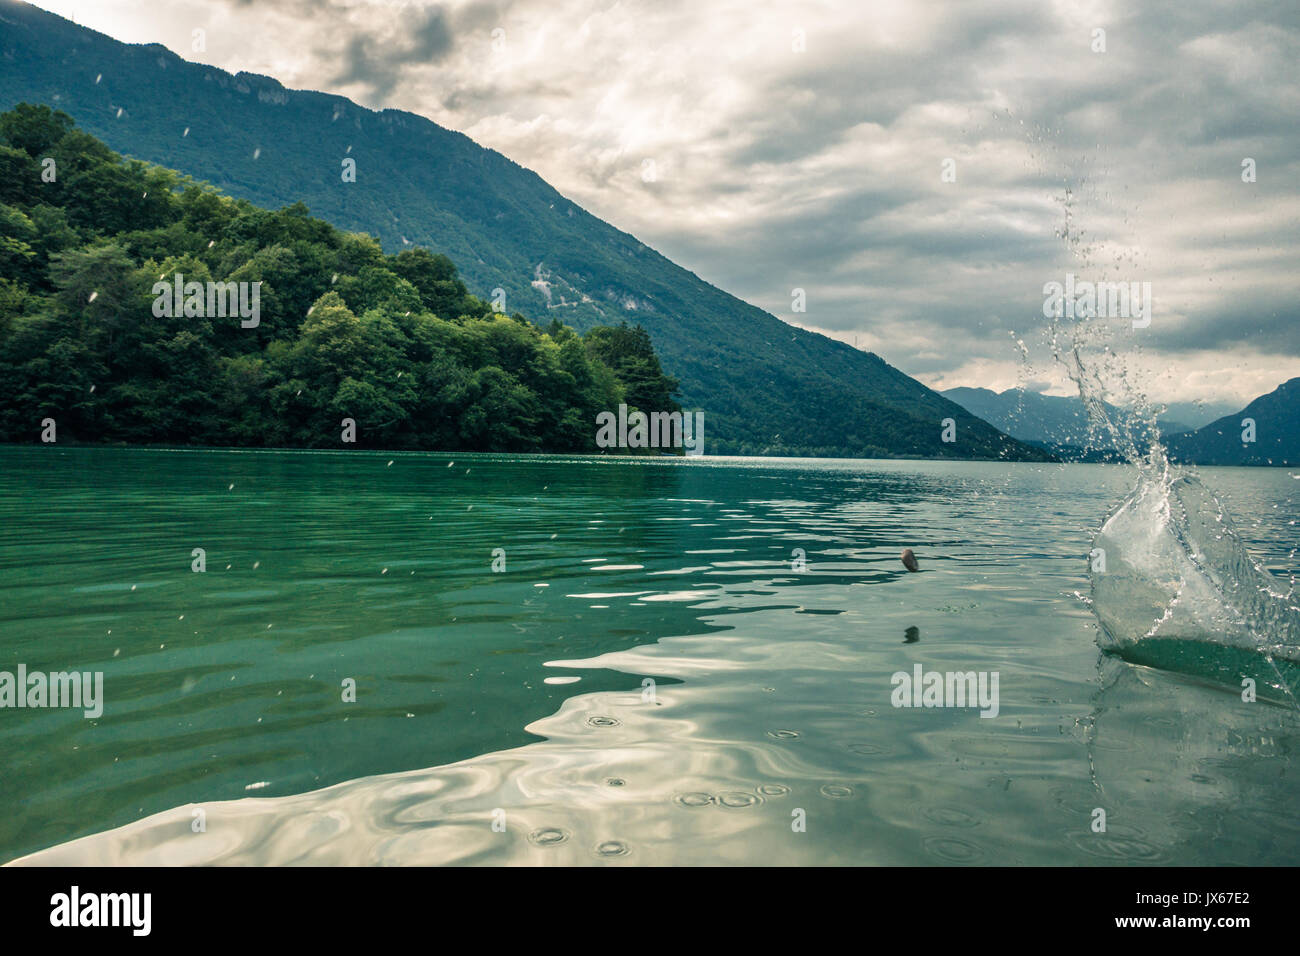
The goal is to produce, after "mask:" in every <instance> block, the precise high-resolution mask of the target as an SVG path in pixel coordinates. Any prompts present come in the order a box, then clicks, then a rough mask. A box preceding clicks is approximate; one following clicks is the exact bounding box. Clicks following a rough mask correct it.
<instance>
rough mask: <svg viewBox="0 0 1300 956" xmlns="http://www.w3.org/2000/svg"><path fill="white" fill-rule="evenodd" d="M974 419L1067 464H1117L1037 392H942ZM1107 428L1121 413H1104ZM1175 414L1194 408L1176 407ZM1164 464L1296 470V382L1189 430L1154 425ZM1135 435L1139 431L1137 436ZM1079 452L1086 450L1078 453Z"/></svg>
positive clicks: (1059, 399) (1075, 419) (1299, 393)
mask: <svg viewBox="0 0 1300 956" xmlns="http://www.w3.org/2000/svg"><path fill="white" fill-rule="evenodd" d="M941 394H943V395H944V396H945V397H946V398H950V399H952V400H953V401H954V402H957V403H958V404H959V405H961V406H962V407H963V408H965V409H967V410H968V411H969V412H971V413H972V414H974V415H978V416H979V417H980V418H982V419H984V420H985V421H987V422H989V423H990V424H992V425H993V426H995V427H997V428H999V429H1001V430H1002V431H1004V432H1006V433H1007V434H1008V435H1011V436H1012V437H1014V438H1018V439H1019V440H1021V441H1024V442H1030V443H1034V444H1039V445H1041V447H1043V448H1046V449H1049V450H1051V451H1052V452H1054V453H1056V454H1058V455H1060V456H1061V457H1063V458H1065V459H1067V460H1084V461H1113V460H1118V458H1117V455H1116V454H1115V453H1114V450H1113V449H1110V448H1108V447H1101V448H1099V447H1097V446H1096V444H1093V445H1089V442H1088V416H1087V413H1086V412H1085V411H1084V407H1083V402H1082V401H1081V400H1080V399H1078V398H1071V397H1065V396H1059V395H1043V394H1040V393H1038V392H1031V391H1027V390H1026V391H1023V392H1022V391H1019V390H1017V389H1007V390H1006V391H1004V392H994V391H992V390H990V389H987V388H966V387H959V388H950V389H946V390H945V391H944V392H942V393H941ZM1106 409H1107V412H1108V414H1109V415H1111V417H1112V419H1113V420H1115V421H1123V420H1124V417H1125V413H1124V412H1123V410H1121V409H1119V408H1116V407H1115V406H1114V405H1107V406H1106ZM1179 410H1180V411H1181V412H1183V413H1188V412H1191V413H1195V412H1196V411H1197V409H1196V408H1193V407H1191V406H1187V405H1183V406H1179ZM1247 418H1249V419H1252V420H1253V421H1254V422H1255V430H1256V437H1255V441H1254V442H1253V443H1252V442H1243V441H1241V436H1242V433H1243V430H1244V426H1243V425H1242V421H1243V419H1247ZM1160 430H1161V436H1162V438H1163V440H1164V443H1165V444H1166V446H1167V448H1168V450H1169V454H1170V458H1172V459H1173V460H1175V461H1183V462H1187V463H1192V464H1204V465H1287V464H1297V463H1300V378H1295V379H1291V380H1290V381H1289V382H1286V383H1284V384H1282V385H1280V386H1278V388H1276V389H1275V390H1274V391H1272V392H1270V393H1269V394H1268V395H1264V396H1261V397H1259V398H1257V399H1255V400H1254V401H1253V402H1251V403H1250V404H1249V405H1247V406H1246V408H1244V409H1242V410H1241V411H1240V412H1236V413H1234V414H1231V415H1225V416H1221V417H1218V418H1217V419H1216V420H1215V421H1213V422H1211V423H1209V424H1207V425H1205V426H1203V427H1201V428H1199V429H1191V428H1188V427H1187V426H1185V425H1181V424H1178V423H1176V422H1173V421H1170V420H1168V419H1164V418H1162V419H1161V420H1160ZM1137 431H1138V433H1140V431H1141V430H1140V429H1139V430H1137ZM1085 449H1087V450H1085Z"/></svg>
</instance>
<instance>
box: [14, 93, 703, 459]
mask: <svg viewBox="0 0 1300 956" xmlns="http://www.w3.org/2000/svg"><path fill="white" fill-rule="evenodd" d="M177 275H180V276H181V277H182V279H181V280H176V276H177ZM175 281H179V283H180V290H181V291H182V292H184V293H185V294H184V298H183V299H182V298H181V297H177V299H176V300H175V302H174V307H172V306H171V304H168V305H167V306H165V307H163V308H160V307H159V301H160V294H162V295H164V296H165V293H164V292H162V291H161V290H164V289H170V288H171V286H172V284H173V282H175ZM190 283H198V284H199V286H198V287H199V288H201V289H207V290H208V291H207V294H206V297H205V296H204V295H203V294H201V293H200V294H199V296H198V297H197V298H195V299H193V301H190V295H189V292H188V290H189V289H190V286H189V285H188V284H190ZM215 283H220V284H222V285H218V286H216V288H218V289H221V288H223V287H224V288H229V289H233V288H234V287H235V286H233V285H232V286H225V285H224V284H227V283H233V284H236V285H240V284H242V285H241V288H242V290H243V291H244V292H245V296H244V299H245V303H244V304H245V305H247V304H248V302H247V299H248V295H247V293H248V291H249V290H250V289H251V290H253V293H254V295H255V296H256V298H255V301H256V304H257V315H256V318H255V319H249V318H247V317H246V315H247V313H246V312H245V313H238V314H237V313H236V312H235V311H234V309H233V308H232V309H231V310H229V311H227V310H226V309H225V308H222V309H220V310H219V311H218V312H217V313H214V312H213V309H212V307H211V303H212V292H211V289H212V287H213V286H212V284H215ZM221 301H222V300H221V293H220V292H218V302H221ZM235 301H237V298H232V299H231V302H232V304H233V303H234V302H235ZM677 384H678V383H677V380H676V379H675V378H672V377H671V376H668V375H666V374H665V373H664V371H663V369H662V368H661V366H660V362H659V359H658V357H657V356H656V355H655V351H654V348H653V347H652V345H651V343H650V338H649V335H648V334H646V332H645V330H644V329H642V328H640V327H639V326H638V327H635V328H633V327H629V326H626V325H623V326H621V327H609V326H599V327H596V328H592V329H590V330H588V331H587V333H586V334H585V335H581V336H580V335H578V334H577V333H576V332H574V331H573V330H572V329H571V328H569V327H567V326H565V325H562V324H561V323H559V322H551V323H550V325H549V326H548V327H546V328H545V329H543V328H540V327H539V326H537V325H535V324H533V323H531V322H529V321H528V320H527V319H526V318H525V317H524V316H522V315H519V314H518V313H516V314H513V315H510V316H506V315H503V314H498V313H496V312H494V311H493V310H492V308H491V307H490V306H489V304H488V303H486V302H484V301H482V300H481V299H479V298H477V297H475V296H474V295H471V294H470V293H469V292H468V291H467V289H466V287H465V285H464V283H463V282H462V281H461V280H460V278H459V277H458V275H457V271H456V267H455V265H454V264H453V263H452V262H451V260H450V259H448V258H447V257H446V256H444V255H439V254H435V253H432V252H429V251H427V250H425V249H421V248H410V249H404V250H402V251H401V252H398V253H397V254H395V255H389V254H385V253H384V251H383V250H382V248H381V247H380V244H379V242H378V241H377V240H376V239H374V238H372V237H371V236H368V235H365V234H363V233H347V232H343V231H341V230H338V229H336V228H334V227H333V226H331V225H330V224H329V223H327V222H324V221H322V220H320V219H315V218H313V217H312V216H310V215H309V214H308V210H307V208H306V207H305V206H303V205H302V204H301V203H298V204H294V205H291V206H288V207H285V208H283V209H280V210H276V211H271V210H266V209H262V208H259V207H257V206H254V205H252V204H251V203H249V202H247V201H243V200H235V199H231V198H229V197H228V196H225V195H223V194H222V193H220V192H219V191H217V190H215V189H213V188H212V187H210V186H208V185H206V184H203V183H199V182H195V181H194V180H192V179H190V178H189V177H187V176H184V175H182V174H180V173H177V172H174V171H172V170H169V169H165V168H162V167H160V166H155V165H152V164H149V163H144V162H140V161H138V160H124V159H123V158H122V157H121V156H119V155H117V154H116V153H114V152H113V151H112V150H110V149H109V148H108V147H107V146H105V145H104V144H103V143H102V142H100V141H99V140H97V139H95V138H94V137H93V136H90V135H89V134H87V133H85V132H84V131H81V130H79V129H77V128H76V127H75V125H74V123H73V121H72V119H71V117H69V116H67V115H66V114H64V113H61V112H57V111H55V110H52V109H50V108H49V107H47V106H33V105H30V104H20V105H19V106H17V107H16V108H14V109H13V110H11V111H9V112H7V113H3V114H0V441H22V442H27V441H36V440H39V438H40V436H41V433H42V424H41V423H42V422H43V421H44V420H45V419H53V420H54V421H55V423H56V426H57V436H58V440H59V441H88V442H99V441H117V442H141V443H159V444H186V445H236V446H276V447H283V446H291V447H331V446H339V445H340V443H341V442H342V441H343V438H342V436H343V434H344V432H343V426H342V423H343V420H344V419H350V420H352V421H353V422H354V423H355V429H354V433H355V438H356V444H357V445H360V446H366V447H374V448H394V449H447V450H480V451H595V450H596V444H595V435H596V424H595V422H596V416H597V414H598V413H599V412H601V411H604V410H611V409H616V408H617V407H618V406H619V405H620V404H623V403H626V404H627V405H629V406H630V407H634V408H640V409H642V410H644V411H651V410H656V411H677V410H679V406H678V405H677V404H676V402H674V401H673V395H674V393H675V392H676V390H677Z"/></svg>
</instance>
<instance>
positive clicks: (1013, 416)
mask: <svg viewBox="0 0 1300 956" xmlns="http://www.w3.org/2000/svg"><path fill="white" fill-rule="evenodd" d="M939 394H940V395H943V396H944V397H945V398H950V399H952V400H953V401H954V402H956V403H957V404H958V405H960V406H961V407H962V408H964V409H966V410H967V411H968V412H970V413H971V414H973V415H977V416H979V417H980V418H982V419H984V420H985V421H986V422H988V423H989V424H990V425H992V426H994V427H995V428H997V429H999V430H1001V431H1004V432H1006V433H1007V434H1008V435H1010V436H1011V437H1012V438H1018V439H1019V440H1020V441H1025V442H1036V443H1042V444H1050V445H1069V446H1076V447H1082V446H1083V445H1084V444H1086V442H1087V437H1088V413H1087V412H1086V411H1085V410H1084V407H1083V401H1082V400H1081V399H1080V398H1079V397H1078V396H1064V395H1044V394H1042V393H1041V392H1033V391H1029V390H1028V389H1026V390H1024V391H1021V390H1020V389H1014V388H1009V389H1007V390H1006V391H1004V392H995V391H993V390H992V389H988V388H967V387H965V386H960V387H957V388H949V389H945V390H944V391H942V392H940V393H939ZM1106 409H1107V411H1108V413H1109V414H1110V415H1111V416H1112V417H1113V419H1114V420H1116V421H1120V420H1123V419H1124V417H1125V414H1124V412H1123V411H1122V410H1121V409H1119V408H1117V407H1115V406H1114V405H1110V404H1107V405H1106ZM1225 410H1226V409H1225ZM1180 411H1182V412H1183V413H1184V414H1188V413H1190V414H1195V413H1196V410H1195V409H1192V408H1190V407H1189V406H1187V405H1183V406H1180ZM1215 417H1217V416H1215ZM1204 420H1205V418H1204V417H1203V418H1202V421H1204ZM1159 424H1160V431H1161V433H1162V434H1165V435H1173V434H1177V433H1179V432H1185V431H1191V430H1192V428H1193V426H1192V425H1187V424H1184V423H1182V422H1180V421H1177V420H1176V419H1175V418H1174V417H1173V416H1172V414H1166V415H1162V416H1160V417H1159Z"/></svg>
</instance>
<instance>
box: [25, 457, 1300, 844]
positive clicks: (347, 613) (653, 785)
mask: <svg viewBox="0 0 1300 956" xmlns="http://www.w3.org/2000/svg"><path fill="white" fill-rule="evenodd" d="M1201 476H1202V480H1203V481H1204V482H1205V483H1206V484H1207V485H1210V486H1213V488H1214V489H1215V490H1216V491H1217V492H1218V493H1219V494H1220V495H1221V496H1222V498H1223V500H1224V502H1225V504H1226V506H1227V507H1228V508H1229V509H1230V510H1231V511H1232V513H1233V516H1234V518H1235V522H1236V525H1237V528H1238V531H1239V532H1240V534H1241V537H1242V541H1243V543H1244V544H1245V546H1246V547H1247V549H1248V550H1249V551H1250V554H1251V556H1252V557H1253V558H1254V559H1255V561H1256V562H1258V563H1259V564H1260V565H1261V566H1262V567H1263V568H1264V569H1265V570H1266V573H1268V574H1269V575H1271V577H1272V578H1273V580H1275V581H1276V583H1277V585H1278V587H1279V589H1280V590H1281V592H1284V593H1285V592H1288V591H1289V589H1290V579H1289V574H1290V572H1291V571H1292V570H1294V567H1295V562H1294V549H1295V548H1297V546H1300V531H1298V530H1297V526H1296V524H1295V519H1294V517H1293V516H1294V515H1295V513H1296V508H1295V505H1294V498H1295V495H1296V492H1297V490H1300V482H1298V481H1297V480H1296V479H1295V478H1294V477H1293V473H1292V472H1290V471H1288V470H1285V469H1254V470H1250V469H1211V468H1206V469H1202V471H1201ZM1133 484H1134V475H1133V473H1132V471H1131V470H1130V469H1127V468H1124V467H1121V466H1102V465H1031V464H991V463H928V462H870V461H867V462H863V461H851V462H850V461H810V460H772V459H708V458H705V459H689V460H681V459H671V460H669V459H654V460H632V459H614V458H551V457H546V458H544V457H511V456H496V455H399V454H392V453H379V454H369V453H365V452H355V451H353V452H347V453H337V454H330V453H319V452H312V453H293V452H226V451H161V450H141V449H111V448H98V449H67V448H51V447H42V448H16V447H9V448H2V449H0V620H2V622H3V627H2V630H0V633H2V634H3V637H2V638H0V670H10V671H12V670H14V669H15V668H16V666H17V665H18V664H19V663H24V664H26V666H27V668H28V670H29V671H36V670H43V671H51V670H68V669H77V670H86V671H102V672H103V673H104V695H105V709H104V713H103V715H102V716H101V717H100V718H98V719H87V718H85V717H83V716H82V714H81V712H80V711H72V710H66V709H65V710H55V709H45V710H32V709H22V710H17V709H3V710H0V806H3V808H4V811H5V812H4V813H3V814H0V861H8V860H13V859H15V858H18V857H21V856H24V855H26V854H30V853H33V852H35V851H40V850H46V849H47V848H53V849H49V851H48V852H47V853H45V854H42V855H38V856H37V857H34V858H33V859H34V860H36V861H39V862H73V863H107V862H114V863H115V862H130V863H198V862H219V863H289V862H309V863H444V862H475V863H478V862H482V863H527V864H534V863H625V864H634V863H641V864H646V863H652V864H680V863H728V864H783V863H785V864H808V863H814V864H815V863H854V864H856V863H862V864H867V863H876V864H906V863H952V864H1017V863H1031V864H1105V863H1129V862H1132V863H1172V864H1228V863H1249V864H1294V863H1296V862H1297V860H1298V859H1300V852H1298V851H1300V822H1297V817H1296V815H1295V812H1294V804H1295V797H1296V794H1297V776H1296V764H1295V753H1296V750H1297V746H1300V735H1298V732H1300V712H1298V711H1297V709H1296V707H1295V705H1294V702H1293V700H1292V699H1291V698H1290V697H1288V696H1287V694H1285V693H1282V694H1274V695H1273V696H1272V698H1270V697H1268V696H1267V695H1262V696H1261V699H1260V700H1258V701H1256V702H1250V703H1248V702H1245V701H1243V700H1242V694H1241V687H1240V680H1239V676H1240V673H1241V672H1242V670H1243V668H1244V669H1249V668H1250V667H1252V666H1255V663H1257V662H1253V663H1252V661H1250V660H1246V661H1242V662H1229V663H1227V664H1224V662H1223V658H1222V654H1221V652H1219V651H1218V650H1216V649H1215V648H1213V646H1212V645H1210V644H1206V645H1204V647H1203V648H1202V646H1201V645H1200V644H1198V643H1197V642H1194V641H1192V642H1188V641H1184V642H1182V643H1180V644H1179V645H1178V646H1177V647H1176V648H1174V649H1173V650H1174V651H1175V652H1176V653H1171V652H1169V649H1168V648H1165V649H1163V650H1162V649H1161V648H1160V647H1159V645H1158V644H1152V645H1151V646H1150V647H1149V648H1146V647H1144V648H1143V649H1142V650H1143V651H1144V652H1145V651H1151V652H1152V654H1151V655H1149V656H1148V659H1146V663H1148V664H1150V663H1154V664H1156V665H1157V666H1144V665H1142V664H1134V663H1130V662H1129V661H1126V660H1123V659H1121V658H1119V657H1117V656H1114V655H1111V654H1103V653H1102V652H1101V651H1100V650H1099V644H1098V629H1097V625H1096V618H1095V617H1094V614H1093V611H1092V609H1091V608H1090V607H1089V604H1088V596H1089V593H1090V586H1089V576H1088V553H1089V549H1090V548H1091V547H1092V541H1093V537H1094V535H1095V534H1096V533H1097V531H1098V529H1099V528H1100V526H1101V524H1102V522H1103V521H1105V519H1106V517H1107V516H1108V515H1109V514H1111V513H1112V512H1113V511H1114V509H1115V508H1116V507H1117V506H1118V505H1119V503H1120V502H1121V501H1122V500H1123V499H1124V498H1125V496H1126V495H1127V494H1128V493H1129V492H1130V490H1131V489H1132V487H1133ZM904 547H911V548H912V549H913V550H914V551H915V552H916V554H917V557H918V560H919V562H920V567H921V573H919V574H909V573H908V572H907V571H906V570H905V569H904V568H903V566H902V564H901V563H900V562H899V560H898V554H899V552H900V551H901V549H902V548H904ZM195 548H203V549H205V551H206V567H207V570H206V571H205V572H204V573H195V572H194V571H192V570H191V563H192V561H193V560H194V558H193V557H192V551H193V549H195ZM494 549H503V551H504V563H505V566H504V570H501V571H494V570H493V563H494ZM796 549H802V551H803V553H804V555H805V560H806V569H805V570H803V571H796V570H794V568H793V566H792V565H793V563H794V562H795V559H796V558H797V554H796ZM497 556H498V557H497V563H498V567H499V566H500V556H501V553H500V552H497ZM1128 656H1129V657H1130V658H1134V659H1136V658H1138V657H1141V654H1136V655H1132V654H1131V655H1128ZM1189 657H1190V658H1191V659H1192V661H1191V663H1192V664H1195V663H1196V662H1198V661H1199V662H1202V663H1204V662H1206V661H1209V662H1210V663H1211V665H1215V662H1218V664H1217V665H1215V666H1206V667H1199V668H1198V667H1196V666H1185V665H1186V664H1187V663H1188V662H1187V660H1186V658H1189ZM917 664H919V665H921V666H922V668H923V670H924V671H938V672H963V673H964V672H982V673H985V674H991V673H993V672H996V673H997V675H998V679H999V683H998V688H999V699H998V710H997V715H996V716H992V717H981V716H980V711H979V710H978V709H974V708H970V707H933V708H925V707H922V708H900V707H895V706H893V705H892V703H891V694H892V692H893V690H894V685H893V682H892V680H891V676H892V675H893V674H895V672H898V671H905V672H908V673H911V672H912V669H913V667H914V666H915V665H917ZM1219 665H1222V666H1219ZM1184 671H1190V673H1183V672H1184ZM1258 676H1259V677H1260V680H1261V681H1264V680H1266V678H1267V675H1266V674H1264V673H1263V671H1262V670H1261V672H1260V674H1259V675H1258ZM348 679H351V680H354V681H355V685H356V699H355V702H346V701H345V700H344V699H343V697H344V689H343V685H344V682H345V681H346V680H348ZM556 679H561V680H563V681H564V682H554V681H555V680H556ZM548 680H549V681H551V682H548ZM647 681H649V682H650V683H647ZM1098 808H1100V809H1102V810H1104V811H1105V814H1106V831H1105V832H1104V833H1099V832H1094V830H1093V825H1094V820H1095V818H1096V813H1095V811H1096V810H1097V809H1098ZM199 811H201V812H199ZM800 824H802V827H800ZM106 831H111V832H106ZM79 838H84V839H79Z"/></svg>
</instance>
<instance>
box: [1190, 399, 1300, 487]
mask: <svg viewBox="0 0 1300 956" xmlns="http://www.w3.org/2000/svg"><path fill="white" fill-rule="evenodd" d="M1247 437H1249V438H1253V440H1252V441H1246V440H1244V439H1245V438H1247ZM1168 445H1169V457H1170V458H1171V459H1172V460H1174V461H1185V462H1194V463H1196V464H1201V465H1288V466H1295V465H1300V378H1293V379H1291V380H1289V381H1286V382H1283V383H1282V384H1281V385H1279V386H1278V387H1277V388H1275V389H1273V391H1271V392H1269V393H1268V394H1267V395H1261V396H1260V397H1259V398H1257V399H1255V400H1254V401H1253V402H1251V403H1250V404H1249V405H1247V406H1246V407H1245V408H1243V409H1242V410H1241V411H1239V412H1237V413H1236V414H1234V415H1226V416H1224V417H1223V418H1220V419H1219V420H1218V421H1214V422H1211V423H1210V424H1208V425H1206V426H1205V427H1204V428H1198V429H1197V430H1196V431H1194V432H1191V433H1189V434H1186V435H1175V436H1173V437H1172V438H1170V439H1169V441H1168Z"/></svg>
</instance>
